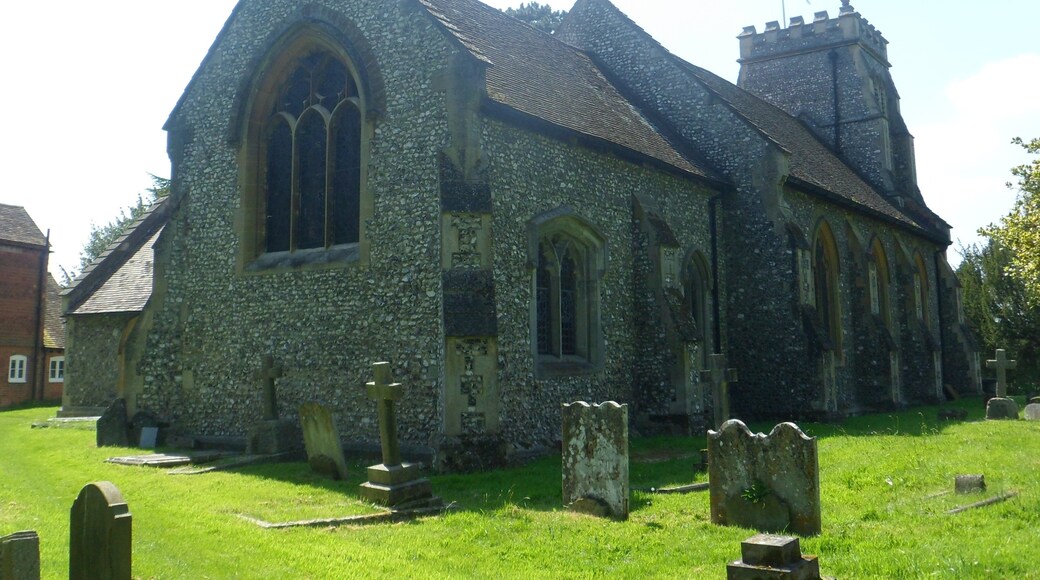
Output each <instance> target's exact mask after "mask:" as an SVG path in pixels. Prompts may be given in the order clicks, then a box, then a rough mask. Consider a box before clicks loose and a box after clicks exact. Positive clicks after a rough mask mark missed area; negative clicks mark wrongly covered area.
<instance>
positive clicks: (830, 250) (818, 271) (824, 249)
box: [812, 222, 842, 353]
mask: <svg viewBox="0 0 1040 580" xmlns="http://www.w3.org/2000/svg"><path fill="white" fill-rule="evenodd" d="M812 260H813V285H814V290H815V291H814V295H815V298H816V315H817V317H818V318H819V320H820V326H821V327H822V329H823V331H824V332H826V333H827V338H828V340H829V341H830V343H831V345H832V347H833V349H834V351H835V352H836V353H841V342H842V331H841V295H840V290H839V288H838V246H837V244H836V243H835V240H834V233H833V232H832V231H831V228H830V226H829V225H828V224H827V222H821V223H820V226H819V227H818V228H817V230H816V236H815V240H814V242H813V256H812Z"/></svg>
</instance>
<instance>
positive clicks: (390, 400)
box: [361, 362, 440, 507]
mask: <svg viewBox="0 0 1040 580" xmlns="http://www.w3.org/2000/svg"><path fill="white" fill-rule="evenodd" d="M372 370H373V371H374V374H375V381H373V382H371V383H366V384H365V386H366V388H367V390H368V396H369V397H371V398H372V399H375V401H376V403H377V405H376V406H377V412H378V415H379V444H380V447H381V449H382V452H383V463H381V464H379V465H373V466H371V467H369V468H368V470H367V471H368V481H367V482H365V483H363V484H361V497H363V498H365V499H366V500H368V501H371V502H373V503H378V504H381V505H385V506H387V507H402V506H404V505H408V506H419V505H434V504H439V503H440V499H439V498H437V497H434V495H433V491H432V489H431V487H430V480H428V479H426V478H424V477H422V476H421V473H420V467H419V465H418V464H414V463H403V462H402V461H401V449H400V446H399V444H398V442H397V418H396V416H395V415H394V402H395V401H398V400H400V399H401V397H403V396H404V387H403V386H401V383H393V382H391V380H392V378H393V377H392V376H391V373H390V363H387V362H377V363H375V364H373V365H372Z"/></svg>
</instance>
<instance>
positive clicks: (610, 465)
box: [562, 401, 629, 520]
mask: <svg viewBox="0 0 1040 580" xmlns="http://www.w3.org/2000/svg"><path fill="white" fill-rule="evenodd" d="M562 414H563V503H564V505H565V506H567V507H569V508H570V509H572V510H574V511H579V512H583V513H591V514H593V515H599V516H608V517H612V518H614V519H618V520H624V519H628V500H629V483H628V459H629V458H628V405H619V404H617V403H615V402H614V401H607V402H606V403H603V404H602V405H589V404H588V403H585V402H581V401H579V402H577V403H572V404H565V405H564V406H563V412H562Z"/></svg>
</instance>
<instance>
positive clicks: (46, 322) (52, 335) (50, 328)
mask: <svg viewBox="0 0 1040 580" xmlns="http://www.w3.org/2000/svg"><path fill="white" fill-rule="evenodd" d="M43 346H44V348H65V323H63V322H62V321H61V286H59V285H58V283H57V282H56V281H55V280H54V276H51V275H50V274H48V275H47V302H46V304H45V309H44V313H43Z"/></svg>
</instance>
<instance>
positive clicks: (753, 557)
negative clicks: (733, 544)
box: [726, 534, 820, 580]
mask: <svg viewBox="0 0 1040 580" xmlns="http://www.w3.org/2000/svg"><path fill="white" fill-rule="evenodd" d="M740 556H741V559H740V560H738V561H736V562H730V564H729V565H728V566H726V578H727V580H772V579H782V580H816V579H819V578H820V563H819V562H818V561H817V560H816V556H802V550H801V547H800V546H799V542H798V538H792V537H787V536H771V535H766V534H761V535H758V536H754V537H751V538H748V539H747V540H744V541H743V542H741V543H740Z"/></svg>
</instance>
